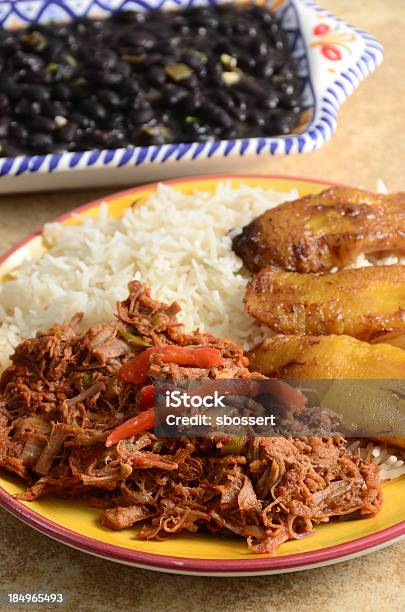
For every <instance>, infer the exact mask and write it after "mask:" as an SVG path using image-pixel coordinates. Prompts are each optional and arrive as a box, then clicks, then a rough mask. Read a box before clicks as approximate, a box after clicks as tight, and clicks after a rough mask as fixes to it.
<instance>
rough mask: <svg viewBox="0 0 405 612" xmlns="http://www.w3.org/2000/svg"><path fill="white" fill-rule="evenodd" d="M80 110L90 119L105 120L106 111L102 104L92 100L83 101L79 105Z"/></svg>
mask: <svg viewBox="0 0 405 612" xmlns="http://www.w3.org/2000/svg"><path fill="white" fill-rule="evenodd" d="M80 110H81V111H82V112H83V113H84V114H85V115H87V116H88V117H90V119H94V120H96V121H97V120H100V119H105V118H106V116H107V111H106V109H105V107H104V106H103V105H102V104H99V103H98V102H96V101H94V100H85V101H84V102H82V103H81V104H80Z"/></svg>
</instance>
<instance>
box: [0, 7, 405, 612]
mask: <svg viewBox="0 0 405 612" xmlns="http://www.w3.org/2000/svg"><path fill="white" fill-rule="evenodd" d="M320 1H321V0H320ZM321 4H323V5H324V6H325V7H327V8H328V9H330V10H331V11H332V12H334V13H336V14H337V15H339V16H341V17H342V18H343V19H345V20H346V21H348V22H349V23H353V24H355V25H356V26H358V27H361V28H363V29H365V30H367V31H369V32H371V33H373V34H374V35H375V36H376V37H377V38H378V39H379V40H380V41H381V42H382V43H383V45H384V46H385V52H386V53H385V61H384V64H383V66H382V67H381V68H379V69H378V70H377V71H376V72H375V73H374V74H373V75H372V76H371V77H370V78H368V79H367V80H366V81H365V82H364V83H362V85H361V87H360V88H359V89H358V91H356V92H355V93H354V95H353V96H352V97H351V98H350V99H349V100H348V101H347V102H346V103H345V105H344V106H343V108H342V110H341V115H340V120H339V128H338V132H337V134H336V135H335V137H334V138H333V140H332V141H331V142H329V143H328V144H327V145H326V146H325V147H324V148H322V149H321V150H319V151H317V152H315V153H313V154H311V155H308V156H296V157H291V158H289V159H282V158H277V159H276V158H273V159H268V160H267V161H264V160H261V161H260V163H258V165H257V168H256V171H257V172H268V173H278V174H291V175H298V176H308V177H317V178H322V179H325V180H331V181H337V182H344V183H349V184H353V185H358V186H363V187H367V188H370V189H373V188H374V187H375V184H376V179H377V177H382V178H383V179H384V180H385V182H386V184H387V186H388V188H389V189H390V190H392V191H396V190H405V173H404V163H405V110H404V100H405V78H404V76H403V75H404V73H403V70H404V64H405V36H404V23H405V1H404V0H389V1H386V2H381V1H380V0H355V1H354V0H322V1H321ZM110 191H112V190H110ZM107 193H109V190H107V189H105V190H103V191H96V190H92V191H86V192H69V193H61V192H59V193H46V194H32V195H30V194H28V195H27V194H25V195H20V196H4V197H2V198H0V251H4V250H5V249H6V248H7V247H9V246H11V245H12V244H14V243H15V242H17V241H18V240H20V239H22V238H23V237H24V235H25V234H27V233H28V232H31V231H32V230H34V229H36V228H38V227H39V226H40V225H41V224H42V223H43V222H45V221H48V220H50V219H52V218H53V217H55V216H57V215H59V214H61V213H63V212H65V211H67V210H69V209H71V208H73V207H74V206H78V205H80V204H83V203H84V202H86V201H89V200H91V199H93V198H95V197H99V196H102V195H105V194H107ZM0 520H1V537H0V591H3V592H8V591H9V590H13V591H41V590H42V591H45V590H46V591H50V590H53V591H57V590H60V589H62V590H63V591H65V592H66V593H67V594H68V595H69V602H68V604H67V606H66V607H65V608H64V609H66V610H77V611H86V612H87V611H89V612H90V611H93V610H97V611H100V612H104V611H105V612H110V611H111V610H114V611H116V612H118V611H120V610H126V609H133V610H144V611H149V610H168V611H173V612H174V611H177V610H178V611H179V612H180V611H181V612H183V611H184V610H185V609H186V610H189V611H190V612H191V611H194V610H200V609H207V610H221V611H223V612H226V611H232V612H242V611H243V612H245V611H246V612H248V611H253V610H277V611H280V612H281V611H284V610H285V611H290V610H308V611H309V610H311V611H322V612H327V611H335V610H354V611H357V610H362V611H363V610H364V611H369V610H381V611H382V610H390V611H394V610H403V609H404V608H405V563H404V559H405V543H402V544H396V545H393V546H391V547H389V548H386V549H384V550H382V551H380V552H378V553H375V554H373V555H370V556H367V557H363V558H359V559H356V560H353V561H349V562H346V563H342V564H338V565H335V566H329V567H324V568H322V569H317V570H311V571H306V572H302V573H297V574H286V575H281V576H271V577H265V576H264V577H258V578H226V579H220V578H200V577H193V576H187V577H186V576H174V575H168V574H161V573H153V572H149V571H143V570H137V569H134V568H130V567H125V566H121V565H117V564H114V563H110V562H107V561H103V560H101V559H97V558H94V557H91V556H88V555H85V554H83V553H80V552H77V551H75V550H72V549H70V548H68V547H66V546H63V545H61V544H58V543H56V542H54V541H52V540H50V539H47V538H46V537H45V536H43V535H40V534H39V533H36V532H35V531H33V530H32V529H30V528H28V527H26V526H25V525H23V524H21V523H19V522H18V521H17V520H16V519H15V518H13V517H11V516H9V515H8V514H7V513H6V512H4V511H0ZM0 607H1V604H0ZM13 609H23V608H13ZM25 609H27V608H25ZM31 609H33V608H31ZM37 609H39V608H37Z"/></svg>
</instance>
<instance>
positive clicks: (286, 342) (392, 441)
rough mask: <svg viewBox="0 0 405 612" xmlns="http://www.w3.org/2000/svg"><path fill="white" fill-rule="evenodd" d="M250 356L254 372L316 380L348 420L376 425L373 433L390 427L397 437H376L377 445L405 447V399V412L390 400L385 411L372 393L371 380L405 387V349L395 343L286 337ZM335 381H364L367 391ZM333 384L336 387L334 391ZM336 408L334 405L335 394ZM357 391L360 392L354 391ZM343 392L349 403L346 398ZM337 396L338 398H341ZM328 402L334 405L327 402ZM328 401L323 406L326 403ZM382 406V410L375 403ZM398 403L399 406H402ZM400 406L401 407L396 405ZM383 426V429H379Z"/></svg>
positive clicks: (324, 397) (268, 341)
mask: <svg viewBox="0 0 405 612" xmlns="http://www.w3.org/2000/svg"><path fill="white" fill-rule="evenodd" d="M247 357H248V359H249V363H250V368H251V369H252V370H254V371H256V372H260V373H262V374H265V375H267V376H275V377H277V378H284V379H295V380H297V379H300V380H302V379H312V380H313V381H314V382H313V383H310V384H309V385H308V386H309V387H311V386H312V385H314V387H313V388H314V389H317V390H318V392H319V395H320V397H321V398H322V401H321V405H324V406H325V407H327V408H329V409H330V408H332V409H336V411H337V412H338V413H340V414H344V415H345V417H346V419H348V421H354V422H356V423H357V424H358V425H359V426H362V427H364V429H365V430H366V431H367V428H368V427H370V423H372V428H373V432H374V434H375V432H376V431H384V430H386V427H385V425H386V424H387V422H389V423H390V431H393V432H397V434H398V435H397V436H395V435H394V436H393V435H370V437H371V438H372V439H374V440H376V441H377V442H381V443H384V444H388V445H390V446H396V447H399V448H403V449H404V448H405V437H403V436H401V434H402V433H403V431H404V417H405V415H404V410H403V400H402V402H400V403H399V407H400V408H401V410H400V414H399V415H398V410H397V409H396V410H394V409H393V408H394V407H393V406H392V402H391V401H390V402H388V403H387V402H386V403H385V405H384V409H382V405H383V402H382V401H381V397H380V396H381V393H378V392H376V391H375V390H374V391H373V390H372V389H371V384H370V383H371V380H377V379H379V380H383V381H384V382H383V387H384V388H385V387H387V388H389V387H390V386H391V384H393V385H394V387H395V386H398V385H399V386H401V388H402V387H403V385H404V379H405V350H403V349H401V348H398V347H395V346H391V345H389V344H368V343H367V342H363V341H361V340H357V339H356V338H352V337H350V336H335V335H331V336H282V335H275V336H271V337H270V338H267V339H266V340H265V341H264V342H262V343H261V344H259V345H258V346H257V347H255V348H254V349H252V350H251V351H250V352H249V353H248V354H247ZM333 379H335V380H342V379H343V381H344V383H348V384H349V385H350V383H351V381H352V380H354V379H356V380H359V379H360V380H361V379H365V380H364V383H363V384H364V387H363V388H362V387H361V386H360V387H359V388H357V389H356V387H355V386H354V387H353V386H352V393H349V392H347V390H345V386H343V387H341V386H340V385H334V383H333ZM333 386H334V387H335V389H333ZM334 391H336V392H337V396H336V397H334V399H335V404H336V406H335V405H333V403H332V405H331V403H330V401H329V400H330V397H331V396H332V397H333V392H334ZM353 391H354V393H353ZM342 393H343V396H344V397H343V400H342V398H341V397H340V398H339V395H340V396H341V395H342ZM335 395H336V394H335ZM326 400H328V401H326ZM322 402H323V404H322ZM375 403H377V404H378V406H379V408H378V410H376V409H375V408H374V404H375ZM397 403H398V402H397ZM396 408H398V406H397V407H396ZM379 426H380V427H379Z"/></svg>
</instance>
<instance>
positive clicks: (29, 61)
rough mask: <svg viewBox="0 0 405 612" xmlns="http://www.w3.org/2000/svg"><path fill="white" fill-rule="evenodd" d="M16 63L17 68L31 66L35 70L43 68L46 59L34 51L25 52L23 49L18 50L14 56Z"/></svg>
mask: <svg viewBox="0 0 405 612" xmlns="http://www.w3.org/2000/svg"><path fill="white" fill-rule="evenodd" d="M13 61H14V64H15V66H16V67H17V68H29V69H30V70H33V71H34V72H36V71H38V70H41V68H42V67H43V66H44V60H43V59H42V57H39V55H34V54H33V53H24V52H23V51H17V53H16V54H15V55H14V57H13Z"/></svg>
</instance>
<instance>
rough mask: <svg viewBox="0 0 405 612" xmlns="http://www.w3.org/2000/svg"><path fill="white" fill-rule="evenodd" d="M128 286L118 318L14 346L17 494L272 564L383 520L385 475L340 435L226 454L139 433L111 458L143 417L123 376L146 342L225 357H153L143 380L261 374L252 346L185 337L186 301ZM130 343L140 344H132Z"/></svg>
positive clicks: (9, 428) (12, 432) (9, 437)
mask: <svg viewBox="0 0 405 612" xmlns="http://www.w3.org/2000/svg"><path fill="white" fill-rule="evenodd" d="M129 290H130V292H129V297H128V299H127V300H125V301H123V302H120V303H119V304H118V307H117V318H116V320H115V321H113V322H112V323H110V324H108V325H105V326H101V325H97V326H94V327H92V328H91V329H89V330H88V331H87V332H85V333H83V334H79V333H78V332H77V329H76V328H77V324H78V322H79V320H80V317H81V315H78V316H77V317H75V318H74V319H73V321H72V322H71V324H70V325H65V326H63V325H55V326H54V327H53V328H52V329H51V330H49V331H45V332H39V333H38V334H37V336H36V337H35V338H32V339H29V340H26V341H25V342H22V343H21V344H20V345H19V346H18V347H17V348H16V350H15V353H14V355H13V356H12V365H11V366H10V367H9V368H8V369H7V370H6V371H5V372H4V373H3V375H2V377H1V381H0V466H1V467H3V468H5V469H6V470H9V471H12V472H15V473H16V474H18V475H19V476H20V477H22V478H24V479H25V480H26V481H27V483H28V488H27V490H26V491H25V492H24V493H22V494H19V495H18V497H19V498H20V499H24V500H34V499H37V498H38V497H41V496H42V495H45V494H48V493H54V494H59V495H63V496H65V497H66V496H82V497H86V498H88V500H89V503H91V504H92V505H95V506H97V507H100V508H104V511H103V513H102V515H101V519H100V520H101V523H102V525H103V526H104V527H106V528H109V529H123V528H127V527H131V526H132V525H134V524H135V523H139V522H140V523H141V524H142V526H141V528H140V530H139V532H138V537H140V538H144V539H152V538H155V539H162V538H166V537H168V536H169V535H170V534H172V533H180V532H189V533H195V532H197V531H209V532H211V533H214V534H237V535H239V536H243V537H245V538H247V542H248V546H249V549H250V550H251V551H252V552H255V553H266V554H270V555H274V554H276V551H277V548H278V546H279V545H280V544H282V543H283V542H285V541H286V540H288V539H292V538H301V537H303V536H305V535H308V534H310V533H312V532H313V529H314V526H315V525H317V524H318V523H323V522H326V521H328V520H329V519H330V518H332V517H334V516H342V515H346V514H350V513H354V512H357V513H358V514H359V515H360V516H369V515H373V514H375V513H377V512H378V510H379V509H380V507H381V504H382V492H381V482H380V476H379V470H378V468H377V467H376V466H375V465H373V464H370V463H365V462H364V461H363V460H362V459H361V458H360V456H359V455H358V454H352V453H351V452H350V451H348V450H347V449H346V447H345V440H343V438H340V437H323V438H310V437H308V436H307V437H299V438H283V437H273V438H271V437H266V438H265V437H256V438H249V439H246V442H245V444H244V446H243V448H242V449H241V452H240V454H238V455H232V454H230V455H222V451H221V449H222V447H223V445H224V443H225V442H226V440H221V439H218V438H215V439H214V438H212V439H207V438H198V439H196V438H181V439H166V438H157V437H156V436H155V435H154V434H153V433H151V432H142V433H140V434H138V435H136V436H134V437H132V438H130V439H128V440H122V441H121V442H119V443H118V444H117V445H114V446H112V447H111V448H108V449H107V448H106V447H105V446H104V442H105V439H106V437H107V436H108V434H109V433H110V432H111V430H112V429H113V428H115V427H117V426H118V425H119V424H121V423H122V422H124V421H126V420H127V419H128V418H131V417H133V416H134V415H136V414H138V413H139V412H140V410H141V408H140V404H139V391H140V389H141V387H142V385H134V384H129V383H124V382H123V381H122V380H121V379H120V378H119V377H118V376H117V374H118V371H119V369H120V367H121V365H122V364H123V363H124V362H125V361H126V360H127V359H129V358H132V357H133V356H134V354H135V353H137V352H138V351H140V350H142V345H144V346H159V345H165V344H177V345H180V346H194V347H195V346H209V347H215V348H217V349H219V350H220V353H221V357H222V361H221V365H219V366H216V367H215V368H211V369H210V370H208V369H201V368H190V367H181V366H178V365H175V364H170V363H164V362H162V361H161V360H159V355H158V354H157V355H152V357H151V364H150V370H149V380H148V382H147V384H150V383H151V382H153V381H154V380H156V379H157V378H159V377H161V376H165V377H168V376H169V377H172V378H173V379H174V380H176V379H182V378H183V379H184V378H193V379H204V380H206V379H207V378H208V379H210V378H211V379H215V380H218V379H221V378H222V379H230V378H232V379H238V378H243V379H251V380H252V389H253V387H254V381H256V380H258V379H263V377H262V376H261V375H259V374H255V373H251V372H249V370H248V360H247V359H246V357H245V356H244V355H243V351H242V349H241V348H240V347H239V346H237V345H236V344H234V343H233V342H231V341H230V340H226V339H221V338H217V337H215V336H212V335H210V334H205V333H201V332H199V331H196V332H194V333H191V334H186V333H184V332H183V330H182V328H181V326H180V324H179V323H178V321H177V318H176V315H177V313H178V311H179V307H178V305H177V304H176V303H174V304H172V305H169V306H168V305H166V304H161V303H159V302H157V301H155V300H153V299H152V298H151V296H150V292H149V290H147V289H146V288H145V287H144V286H143V285H142V284H141V283H138V282H132V283H130V286H129ZM131 335H132V336H133V335H135V336H137V337H138V340H139V342H138V345H136V344H131V342H129V341H128V342H127V341H126V336H129V337H130V336H131ZM270 382H271V381H269V385H270ZM225 384H226V383H225ZM271 385H273V386H274V388H275V389H276V388H278V387H277V385H280V383H279V382H278V381H273V382H272V383H271ZM284 391H285V389H284ZM252 396H254V394H253V393H252ZM295 409H296V410H299V409H300V406H299V404H297V406H296V407H295ZM286 418H289V417H288V415H287V416H286Z"/></svg>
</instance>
